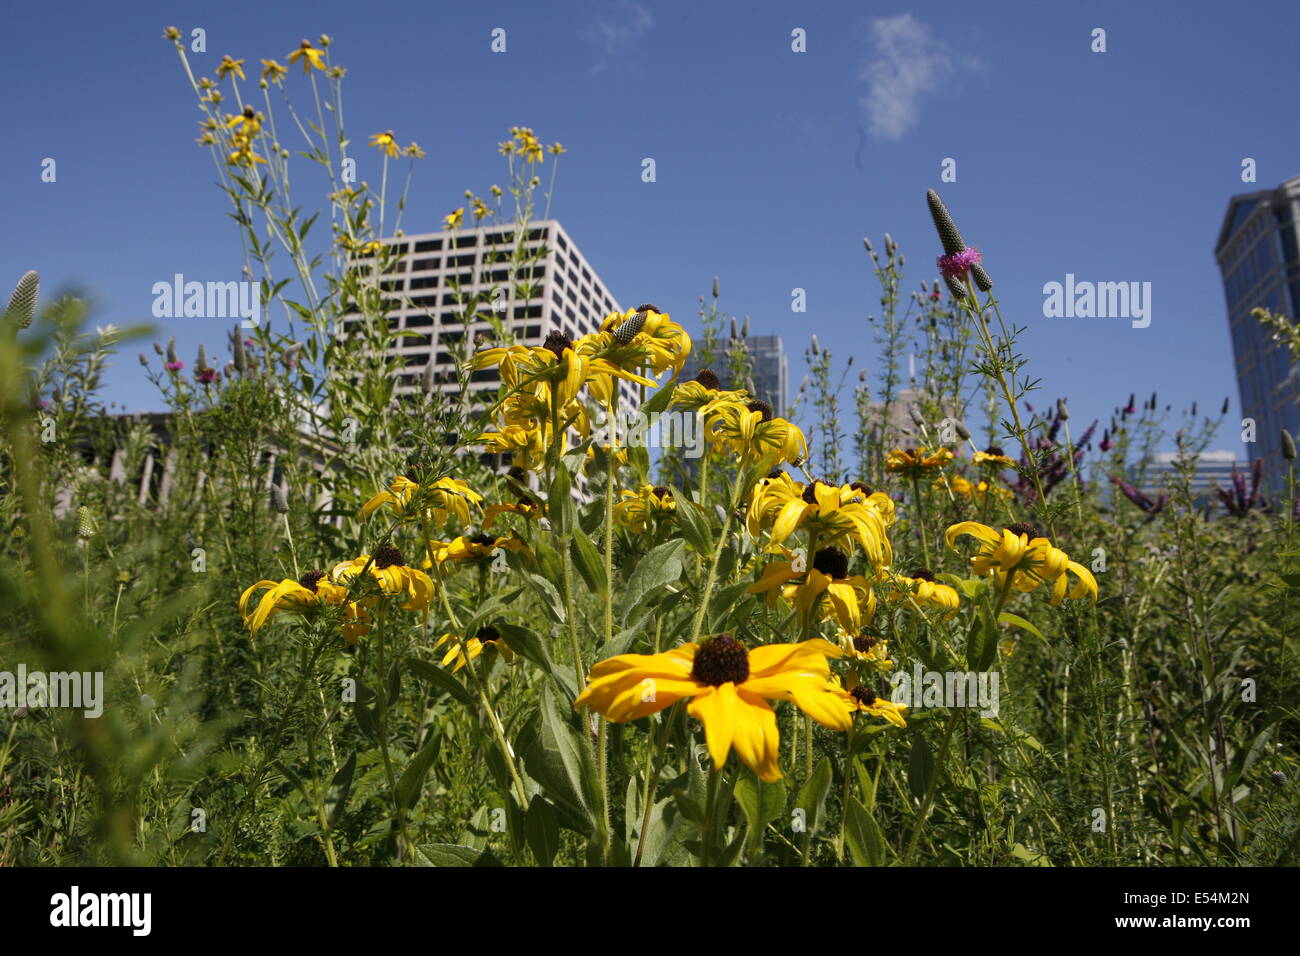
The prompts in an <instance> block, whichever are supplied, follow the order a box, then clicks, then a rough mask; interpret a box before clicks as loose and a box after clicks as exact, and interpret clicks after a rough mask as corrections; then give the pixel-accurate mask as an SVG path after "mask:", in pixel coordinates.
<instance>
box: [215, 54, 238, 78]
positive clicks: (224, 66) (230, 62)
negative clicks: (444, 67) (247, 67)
mask: <svg viewBox="0 0 1300 956" xmlns="http://www.w3.org/2000/svg"><path fill="white" fill-rule="evenodd" d="M228 76H237V77H239V78H240V79H241V80H242V79H243V78H244V61H243V60H236V59H232V58H231V57H230V56H229V55H228V54H227V55H226V56H223V57H222V58H221V62H220V63H218V64H217V79H219V80H224V79H225V78H226V77H228Z"/></svg>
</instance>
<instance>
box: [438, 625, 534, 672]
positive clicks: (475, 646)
mask: <svg viewBox="0 0 1300 956" xmlns="http://www.w3.org/2000/svg"><path fill="white" fill-rule="evenodd" d="M448 641H450V642H451V648H450V649H449V650H448V651H447V653H446V654H444V655H443V658H442V666H443V667H451V669H452V672H453V673H454V672H456V671H458V670H460V669H461V668H462V667H464V666H465V664H466V663H467V658H466V655H468V660H470V661H472V660H475V659H477V658H478V657H480V656H481V655H482V654H483V652H484V651H486V650H488V649H489V648H495V649H496V650H498V651H500V652H501V656H502V657H503V658H504V659H505V660H506V662H507V663H509V662H510V661H513V660H514V658H515V652H514V651H513V650H511V649H510V645H509V644H507V643H506V639H505V638H504V637H502V636H501V635H500V633H499V632H498V631H497V629H496V628H495V627H493V626H492V625H490V624H489V625H486V626H484V627H480V628H479V629H478V633H477V634H475V635H474V636H473V637H471V638H470V639H469V640H468V641H465V646H464V647H463V648H462V647H461V642H460V641H458V640H456V638H455V636H454V635H452V634H444V635H442V637H440V638H438V640H437V642H436V643H435V644H434V645H433V646H434V648H435V649H437V648H439V647H442V645H443V644H446V643H447V642H448ZM453 663H454V665H455V666H453Z"/></svg>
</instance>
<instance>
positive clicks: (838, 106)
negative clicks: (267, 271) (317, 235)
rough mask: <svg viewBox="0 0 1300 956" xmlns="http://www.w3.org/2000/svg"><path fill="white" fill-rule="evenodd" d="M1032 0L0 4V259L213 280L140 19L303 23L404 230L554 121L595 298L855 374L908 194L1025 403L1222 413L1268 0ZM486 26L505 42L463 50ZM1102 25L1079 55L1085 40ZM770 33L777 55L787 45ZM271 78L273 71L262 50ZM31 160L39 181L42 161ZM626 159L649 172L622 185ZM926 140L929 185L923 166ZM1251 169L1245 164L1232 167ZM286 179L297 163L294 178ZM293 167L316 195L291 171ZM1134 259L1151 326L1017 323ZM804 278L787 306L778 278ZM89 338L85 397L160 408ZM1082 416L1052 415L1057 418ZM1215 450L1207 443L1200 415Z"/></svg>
mask: <svg viewBox="0 0 1300 956" xmlns="http://www.w3.org/2000/svg"><path fill="white" fill-rule="evenodd" d="M1087 8H1088V9H1087V10H1086V11H1084V10H1076V9H1063V8H1062V5H1058V4H1038V5H1034V4H1025V3H995V4H969V3H965V4H958V3H912V4H908V5H906V6H904V5H888V4H870V5H867V4H858V3H825V4H815V5H809V4H796V3H789V4H781V3H763V4H752V3H739V2H734V3H733V2H726V3H710V4H698V3H661V2H653V0H638V2H633V0H618V2H608V3H597V2H578V3H566V4H537V3H513V2H512V3H477V4H465V3H454V4H453V3H442V2H439V3H425V4H387V3H382V2H370V3H366V4H364V5H358V4H356V3H347V4H344V3H337V2H318V3H312V4H305V3H302V4H291V3H278V4H265V3H262V4H246V3H237V2H231V3H221V4H215V3H213V4H204V5H196V4H153V3H145V2H142V3H132V4H127V5H120V4H118V5H104V4H90V3H81V4H61V5H58V6H57V7H55V5H36V4H28V5H22V6H20V7H19V8H15V9H14V10H11V11H9V12H8V13H7V15H6V33H7V39H8V42H7V44H6V47H7V52H6V55H5V57H3V58H0V81H3V88H4V89H5V90H6V91H7V94H6V98H5V99H6V102H5V106H4V113H5V116H6V120H7V122H6V127H7V129H8V130H9V135H8V136H7V137H6V140H7V144H6V148H5V149H4V150H3V151H2V152H0V189H3V195H4V200H5V201H4V209H5V220H6V228H5V229H4V230H3V233H2V234H0V264H3V267H4V268H3V270H0V279H2V280H3V283H4V284H5V285H6V288H7V287H8V285H9V284H12V282H13V281H16V280H17V278H18V276H19V275H20V274H21V273H22V272H23V271H24V270H26V269H28V268H35V269H37V270H39V271H40V272H41V274H42V277H43V287H44V290H45V292H46V293H51V292H53V291H54V290H55V289H57V288H58V287H60V286H65V285H69V284H77V285H80V286H82V287H83V288H85V289H86V290H88V291H90V292H91V293H93V294H94V295H95V297H96V298H97V300H98V302H99V305H100V309H99V311H98V312H97V313H96V321H97V322H100V323H103V322H115V323H118V324H125V323H130V322H134V321H141V320H144V319H148V318H149V314H150V305H151V302H152V295H151V292H150V290H151V287H152V285H153V283H155V282H157V281H160V280H169V279H170V277H171V276H172V275H173V274H174V273H176V272H181V273H185V274H187V275H190V276H195V277H208V278H228V277H229V278H233V277H235V276H237V274H238V271H239V268H240V266H241V264H242V260H241V259H240V252H239V243H238V239H237V235H236V232H235V227H234V225H233V223H231V222H230V221H229V220H228V219H227V218H226V211H227V209H226V205H225V201H224V198H223V196H222V195H221V193H220V192H219V191H218V190H217V188H216V187H215V185H214V182H213V180H214V176H213V170H212V166H211V162H210V160H209V158H208V156H207V155H206V153H205V151H203V150H201V149H200V148H199V147H197V146H196V145H195V144H194V141H193V140H194V136H195V135H196V127H195V122H196V120H197V110H196V108H195V106H194V104H193V101H192V96H191V93H190V91H189V89H188V86H187V84H186V82H185V79H184V77H183V75H182V73H181V71H180V67H179V64H178V62H177V59H176V56H175V52H174V50H173V49H172V47H171V45H170V43H168V42H167V41H164V40H163V39H161V33H162V29H163V27H164V26H167V25H168V24H174V25H175V26H177V27H179V28H181V29H182V31H184V32H185V33H187V34H188V32H189V30H190V29H192V28H193V27H196V26H200V27H203V28H204V29H205V30H206V31H207V53H206V54H192V55H191V56H192V60H193V62H194V63H195V68H196V71H198V72H201V73H204V74H207V75H212V74H213V71H214V70H215V66H216V64H217V62H218V61H219V60H220V58H221V56H222V54H224V53H231V54H233V55H234V56H236V57H240V58H244V59H246V60H247V61H248V66H249V67H250V75H251V67H253V66H255V65H256V64H257V62H258V59H259V58H261V57H268V58H269V57H274V58H277V59H279V60H281V61H283V60H284V58H285V56H286V55H287V54H288V53H289V52H290V51H291V50H292V49H293V48H294V47H295V46H296V45H297V43H298V40H299V39H301V38H302V37H311V38H313V39H314V38H316V37H318V36H319V35H320V34H321V33H322V32H324V33H328V34H330V35H331V36H332V37H333V38H334V47H333V50H332V54H333V57H334V60H335V62H337V63H341V64H343V65H345V66H347V67H348V71H349V72H348V75H347V81H346V86H345V97H346V109H347V119H348V124H349V129H350V132H351V134H352V140H353V144H354V145H353V153H354V155H360V157H361V158H360V160H359V162H360V164H361V165H360V176H361V178H363V179H369V180H370V181H372V182H376V181H377V180H378V161H377V157H376V154H375V153H374V152H373V151H370V150H365V149H364V138H365V136H366V135H368V134H369V133H372V132H375V131H379V130H384V129H388V128H392V129H393V130H395V131H396V133H397V136H398V139H399V140H400V141H402V142H408V141H411V140H415V141H418V142H419V143H420V144H421V146H423V147H424V148H425V149H426V150H427V151H428V154H429V156H428V158H427V159H426V160H424V161H423V162H422V163H421V164H419V165H418V167H417V175H416V180H415V183H414V185H413V187H412V191H411V196H410V202H409V205H408V210H407V213H406V220H405V225H406V228H407V230H408V231H411V232H417V231H424V230H427V229H433V228H437V224H438V221H439V220H440V218H441V217H442V216H443V215H445V214H446V213H447V212H448V211H449V210H450V209H452V208H453V207H455V206H457V205H461V204H463V202H462V200H461V196H462V194H463V191H464V190H465V189H466V188H472V189H474V190H475V191H477V192H480V193H482V192H484V191H485V190H486V188H487V187H488V186H489V185H490V184H491V183H493V182H498V181H500V180H502V179H503V178H504V174H503V165H502V163H501V161H500V157H498V156H497V155H496V152H495V144H496V143H497V142H498V141H499V140H501V139H503V138H505V134H506V131H507V129H508V128H509V127H510V126H512V125H516V124H519V125H528V126H531V127H533V128H534V129H535V130H536V132H537V134H538V135H539V137H541V138H542V139H543V141H545V142H551V141H554V140H559V141H561V142H563V143H564V144H565V146H566V147H567V148H568V150H569V152H568V153H567V154H566V155H565V156H564V157H563V165H562V166H561V170H560V182H559V188H558V194H557V198H556V201H555V205H554V207H553V214H554V215H555V216H556V217H557V218H559V219H560V220H561V221H562V222H563V223H564V224H565V227H566V228H567V229H568V231H569V232H570V234H571V235H572V236H573V237H574V238H575V240H576V241H577V242H578V244H579V246H580V247H581V248H582V249H583V251H584V253H585V254H586V255H587V257H588V259H589V260H590V261H591V262H592V264H593V265H594V266H595V268H596V269H597V270H598V271H599V272H600V274H601V276H602V277H603V278H604V280H605V281H606V283H607V284H608V285H609V287H610V288H611V290H612V291H613V292H614V294H615V295H616V296H617V297H618V298H619V299H620V301H622V302H623V303H624V304H625V305H632V304H636V303H637V302H641V301H653V302H655V303H657V304H658V305H659V306H660V307H661V308H662V309H664V310H665V311H669V312H671V313H673V315H674V318H677V319H679V320H681V321H683V322H684V324H686V325H687V328H688V329H694V328H696V327H697V323H696V319H695V315H696V309H697V300H698V297H699V296H700V295H707V294H708V291H709V287H710V283H711V280H712V277H713V276H714V275H720V276H721V280H722V291H723V300H722V305H723V306H724V307H725V308H726V309H727V310H728V311H730V312H732V313H736V314H740V315H744V314H748V315H749V316H750V317H751V325H752V330H753V332H754V333H756V334H768V333H777V334H780V335H782V336H783V337H784V338H785V341H786V347H787V350H788V351H790V352H791V353H792V360H791V379H792V388H793V387H797V384H798V382H799V380H800V379H801V378H802V376H803V372H804V368H803V361H802V352H803V349H804V347H805V346H806V343H807V339H808V336H809V334H810V333H812V332H816V333H818V335H819V337H820V340H821V342H822V343H823V344H824V345H827V346H829V347H830V348H831V349H832V350H833V352H834V353H835V354H836V356H837V358H839V359H840V360H841V361H842V360H843V359H845V358H847V356H848V355H850V354H853V355H855V356H856V362H855V367H861V366H862V365H865V366H866V367H867V369H868V370H869V372H872V373H874V372H875V370H876V369H877V367H878V366H877V362H876V356H875V348H874V345H873V342H872V337H871V327H870V326H869V325H868V324H867V321H866V317H867V315H868V313H871V312H875V311H878V291H877V287H876V285H875V280H874V278H873V276H872V275H871V272H870V269H869V260H868V259H867V258H866V256H865V254H864V252H863V249H862V244H861V240H862V237H863V236H868V235H869V236H871V237H873V239H875V240H877V241H878V240H879V239H880V237H881V235H882V234H883V233H885V232H887V231H888V232H891V233H892V234H893V236H894V237H895V239H896V240H897V241H898V242H899V243H900V245H901V247H902V249H903V251H904V252H905V253H906V255H907V263H908V268H907V280H906V282H905V285H904V288H905V289H907V290H911V289H913V288H916V286H917V283H918V282H919V281H920V280H922V279H932V278H934V277H935V268H934V264H933V263H934V257H935V256H936V255H937V254H938V253H939V252H940V251H941V250H940V249H939V247H938V243H937V240H936V239H935V237H934V234H933V231H932V228H931V226H930V222H929V218H928V215H927V213H926V207H925V190H926V189H927V188H930V187H936V188H939V189H940V191H941V193H942V195H943V196H944V197H945V199H946V200H947V202H948V204H949V206H950V208H951V209H952V211H953V213H954V215H955V216H956V218H957V222H958V225H959V226H960V227H961V229H962V231H963V233H964V235H965V238H966V240H967V241H968V242H969V243H971V244H972V245H975V246H978V247H979V248H980V249H981V250H982V251H983V253H984V261H985V265H986V266H987V268H988V270H989V272H990V273H991V274H992V275H993V277H994V279H995V281H996V282H997V291H998V293H999V295H1000V298H1001V302H1002V305H1003V313H1004V315H1005V316H1006V317H1007V319H1008V320H1009V321H1013V322H1015V323H1016V324H1020V325H1025V326H1028V331H1027V332H1026V334H1025V336H1024V338H1023V340H1022V343H1021V344H1022V351H1023V352H1024V353H1025V354H1026V355H1027V356H1028V358H1029V359H1030V363H1031V364H1030V370H1031V372H1032V374H1034V375H1036V376H1039V377H1041V378H1042V379H1043V380H1044V389H1043V391H1042V392H1041V393H1040V395H1041V398H1042V400H1043V401H1044V404H1045V403H1046V400H1048V399H1050V398H1054V397H1056V396H1058V395H1065V396H1068V397H1069V399H1070V403H1071V409H1072V411H1073V413H1074V414H1073V417H1074V419H1075V420H1076V421H1077V420H1083V421H1084V422H1086V421H1090V420H1091V419H1092V418H1094V417H1100V418H1102V419H1103V423H1104V420H1105V418H1106V416H1108V415H1109V412H1110V409H1111V408H1112V407H1114V406H1115V405H1117V404H1120V403H1121V402H1122V400H1123V399H1125V398H1126V397H1127V396H1128V394H1129V392H1131V391H1136V392H1138V393H1139V394H1149V393H1150V392H1151V391H1153V390H1158V391H1159V393H1160V396H1161V404H1162V405H1163V404H1164V403H1165V402H1172V403H1173V404H1174V407H1175V409H1176V410H1177V409H1179V408H1181V407H1186V406H1187V405H1188V404H1190V403H1191V401H1193V400H1199V401H1200V403H1201V406H1202V408H1203V409H1207V410H1208V409H1210V408H1214V409H1216V410H1217V406H1218V404H1219V402H1220V401H1221V400H1222V398H1223V396H1225V395H1231V396H1232V398H1233V408H1234V410H1235V409H1236V407H1237V390H1236V382H1235V378H1234V377H1233V374H1232V355H1231V344H1230V340H1229V336H1228V330H1227V325H1226V319H1225V313H1224V304H1223V293H1222V288H1221V284H1220V281H1219V277H1218V271H1217V268H1216V267H1215V263H1214V258H1213V254H1212V250H1213V244H1214V240H1215V236H1216V233H1217V230H1218V228H1219V224H1220V221H1221V218H1222V216H1223V213H1224V209H1225V207H1226V203H1227V200H1228V197H1229V196H1230V195H1231V194H1233V193H1235V192H1241V191H1245V190H1248V189H1254V188H1264V187H1267V186H1272V185H1275V184H1276V183H1278V182H1280V181H1281V180H1283V179H1285V178H1287V177H1288V176H1291V175H1294V174H1295V173H1297V172H1300V124H1297V123H1296V122H1294V116H1295V114H1294V90H1295V84H1294V63H1295V53H1294V51H1295V44H1296V38H1297V36H1300V31H1298V30H1297V21H1300V14H1298V13H1297V8H1296V7H1295V5H1294V4H1293V3H1288V2H1280V0H1279V2H1265V3H1250V2H1241V3H1236V4H1233V5H1232V6H1231V7H1230V8H1225V7H1224V6H1223V5H1222V4H1216V3H1208V2H1190V3H1172V2H1169V3H1151V4H1142V5H1135V4H1131V3H1090V4H1088V5H1087ZM496 27H501V28H504V29H505V30H506V31H507V44H508V47H507V52H506V53H505V54H493V53H491V52H490V50H489V43H490V32H491V31H492V29H493V28H496ZM1096 27H1101V28H1104V29H1105V30H1106V44H1107V50H1106V52H1105V53H1093V52H1091V50H1090V44H1091V31H1092V30H1093V29H1094V28H1096ZM795 28H802V29H804V30H805V31H806V35H807V52H806V53H794V52H792V50H791V30H793V29H795ZM288 82H289V83H290V88H291V91H292V92H295V93H297V94H302V93H304V92H305V86H304V85H303V81H302V78H301V75H300V74H299V73H298V72H297V70H296V68H295V71H294V72H292V73H291V74H290V77H289V81H288ZM45 157H53V158H55V159H56V161H57V163H58V179H57V182H55V183H42V182H41V180H40V172H41V161H42V159H43V158H45ZM644 157H653V158H654V159H655V161H656V166H657V181H656V182H654V183H644V182H642V181H641V176H640V172H641V160H642V159H643V158H644ZM946 157H952V158H954V159H956V161H957V182H955V183H941V182H940V163H941V161H942V160H943V159H944V158H946ZM1244 157H1252V158H1254V159H1255V160H1256V161H1257V163H1258V177H1259V185H1258V186H1248V185H1244V184H1243V183H1242V182H1241V179H1240V170H1241V161H1242V159H1243V158H1244ZM309 185H310V181H309V180H308V179H306V178H304V177H303V174H301V173H300V174H299V179H298V190H299V197H300V198H301V197H303V196H305V195H307V187H308V186H309ZM318 185H319V186H320V187H321V188H320V189H319V190H318V191H317V192H316V194H315V195H316V196H319V197H320V199H321V201H322V202H323V197H324V192H325V189H324V183H323V182H321V183H320V184H318ZM1067 273H1073V274H1074V275H1075V276H1076V277H1077V278H1078V279H1080V280H1093V281H1142V282H1150V283H1151V284H1152V321H1151V324H1150V326H1149V327H1148V328H1144V329H1135V328H1132V326H1131V324H1130V322H1129V321H1127V320H1124V319H1100V318H1075V319H1065V318H1051V319H1049V318H1045V317H1044V316H1043V292H1042V288H1043V284H1044V283H1046V282H1050V281H1063V280H1064V278H1065V275H1066V274H1067ZM794 288H803V289H805V290H806V292H807V301H808V311H807V313H806V314H792V313H791V310H790V301H791V290H792V289H794ZM170 334H175V335H176V336H177V337H178V340H179V344H180V346H181V349H182V357H183V358H185V359H186V361H190V360H192V356H193V353H194V351H195V349H196V347H197V345H198V344H199V343H200V342H204V343H206V344H207V346H208V349H209V351H217V352H219V353H223V350H224V345H225V324H224V323H223V322H221V321H219V320H196V319H189V320H185V319H181V320H176V321H175V322H174V323H172V327H167V325H166V322H164V323H163V328H162V329H161V330H160V337H161V338H165V337H166V336H167V335H170ZM136 351H137V349H136V348H130V349H128V350H127V351H126V352H125V353H124V354H123V355H121V356H120V358H119V360H118V361H117V362H116V364H115V366H114V368H113V369H112V370H111V371H110V374H109V387H108V394H107V397H109V398H111V399H115V400H117V401H118V402H120V403H122V404H123V405H125V406H126V407H127V408H130V409H132V410H135V409H147V408H157V407H159V406H160V404H161V402H160V400H159V399H158V397H157V396H156V395H155V394H153V392H152V388H151V386H150V385H149V384H148V383H147V382H146V381H145V379H144V377H143V374H142V373H143V370H142V369H141V368H140V367H139V365H138V364H137V363H136V360H135V357H134V356H135V352H136ZM1081 427H1082V425H1080V428H1081ZM1216 444H1219V445H1225V444H1226V441H1225V440H1224V439H1223V438H1222V437H1221V440H1220V441H1219V442H1217V443H1216Z"/></svg>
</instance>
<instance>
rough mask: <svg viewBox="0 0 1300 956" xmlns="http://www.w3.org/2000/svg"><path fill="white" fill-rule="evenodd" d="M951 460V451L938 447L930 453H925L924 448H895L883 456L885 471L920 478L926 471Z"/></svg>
mask: <svg viewBox="0 0 1300 956" xmlns="http://www.w3.org/2000/svg"><path fill="white" fill-rule="evenodd" d="M950 461H952V452H950V451H949V450H948V449H947V448H940V449H938V450H937V451H935V452H934V454H932V455H927V454H926V450H925V449H924V448H907V449H903V448H895V449H894V450H893V451H891V452H890V453H889V454H888V455H886V456H885V471H888V472H894V473H897V474H901V475H903V476H904V477H906V478H922V477H924V476H925V475H926V473H928V472H931V471H935V470H936V469H939V468H942V467H943V466H944V465H946V464H948V462H950Z"/></svg>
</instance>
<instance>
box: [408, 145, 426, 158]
mask: <svg viewBox="0 0 1300 956" xmlns="http://www.w3.org/2000/svg"><path fill="white" fill-rule="evenodd" d="M406 155H407V156H410V157H411V158H412V159H424V155H425V153H424V150H422V149H420V144H419V143H412V144H411V145H410V146H408V147H406Z"/></svg>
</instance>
